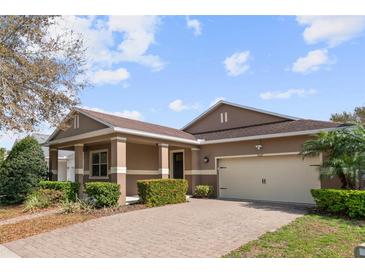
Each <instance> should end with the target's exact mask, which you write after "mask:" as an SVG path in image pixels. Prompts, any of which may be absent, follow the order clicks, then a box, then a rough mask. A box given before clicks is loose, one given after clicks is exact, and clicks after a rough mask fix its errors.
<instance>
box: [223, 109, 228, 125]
mask: <svg viewBox="0 0 365 274" xmlns="http://www.w3.org/2000/svg"><path fill="white" fill-rule="evenodd" d="M224 122H225V123H227V122H228V114H227V112H225V113H224Z"/></svg>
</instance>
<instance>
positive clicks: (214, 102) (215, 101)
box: [209, 97, 226, 107]
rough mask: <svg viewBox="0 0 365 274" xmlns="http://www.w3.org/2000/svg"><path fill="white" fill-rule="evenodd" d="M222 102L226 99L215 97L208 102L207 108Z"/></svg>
mask: <svg viewBox="0 0 365 274" xmlns="http://www.w3.org/2000/svg"><path fill="white" fill-rule="evenodd" d="M224 100H226V97H217V98H215V99H214V100H213V101H212V102H210V104H209V106H210V107H211V106H213V105H215V104H216V103H218V102H219V101H224Z"/></svg>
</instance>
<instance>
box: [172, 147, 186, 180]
mask: <svg viewBox="0 0 365 274" xmlns="http://www.w3.org/2000/svg"><path fill="white" fill-rule="evenodd" d="M176 152H182V153H183V179H185V151H184V149H175V150H170V178H172V179H174V177H173V175H174V157H173V156H174V153H176Z"/></svg>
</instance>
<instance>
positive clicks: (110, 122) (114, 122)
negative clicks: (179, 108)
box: [76, 108, 195, 140]
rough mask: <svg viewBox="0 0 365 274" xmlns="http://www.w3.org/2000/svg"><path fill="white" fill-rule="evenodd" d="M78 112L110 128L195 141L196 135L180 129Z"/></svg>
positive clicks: (91, 112)
mask: <svg viewBox="0 0 365 274" xmlns="http://www.w3.org/2000/svg"><path fill="white" fill-rule="evenodd" d="M76 110H77V111H79V112H80V113H82V114H85V115H86V116H89V117H90V118H93V119H95V120H97V121H99V122H101V123H104V124H105V125H107V126H109V127H117V128H125V129H131V130H138V131H144V132H149V133H155V134H161V135H167V136H171V137H178V138H184V139H189V140H195V137H194V135H192V134H190V133H187V132H185V131H182V130H179V129H175V128H171V127H166V126H160V125H156V124H152V123H147V122H142V121H138V120H133V119H128V118H125V117H121V116H117V115H112V114H108V113H104V112H98V111H93V110H89V109H82V108H76Z"/></svg>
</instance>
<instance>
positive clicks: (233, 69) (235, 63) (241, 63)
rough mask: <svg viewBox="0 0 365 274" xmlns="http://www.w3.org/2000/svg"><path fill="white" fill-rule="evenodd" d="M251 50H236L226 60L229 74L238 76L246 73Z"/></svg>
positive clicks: (225, 63) (225, 64)
mask: <svg viewBox="0 0 365 274" xmlns="http://www.w3.org/2000/svg"><path fill="white" fill-rule="evenodd" d="M249 57H250V51H248V50H246V51H242V52H236V53H234V54H233V55H231V56H229V57H227V58H226V59H225V60H224V62H223V63H224V66H225V69H226V71H227V74H228V75H229V76H238V75H241V74H243V73H245V72H246V71H247V70H248V69H249V68H250V66H249V65H248V64H247V63H248V59H249Z"/></svg>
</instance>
